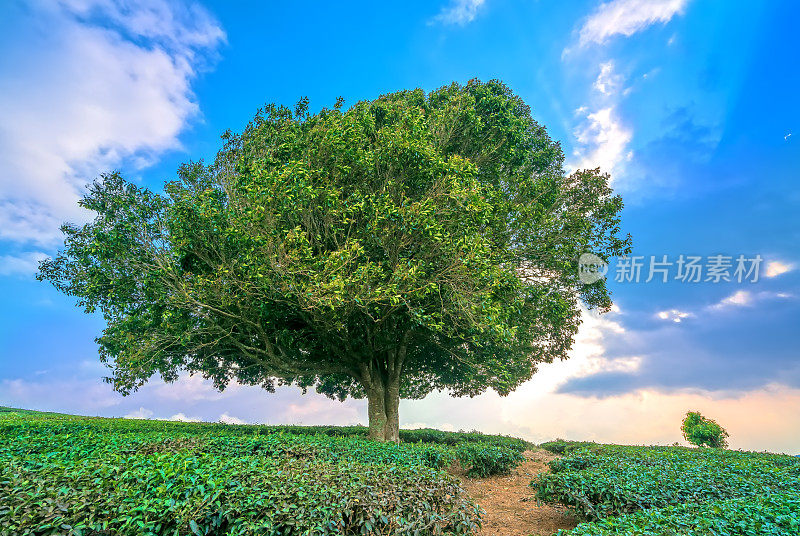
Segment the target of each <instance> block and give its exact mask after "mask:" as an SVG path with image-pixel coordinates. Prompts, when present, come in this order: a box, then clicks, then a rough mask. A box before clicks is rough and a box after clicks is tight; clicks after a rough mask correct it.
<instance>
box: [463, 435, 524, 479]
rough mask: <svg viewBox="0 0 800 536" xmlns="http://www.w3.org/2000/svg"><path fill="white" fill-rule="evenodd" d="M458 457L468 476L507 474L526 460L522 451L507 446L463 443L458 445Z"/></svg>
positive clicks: (481, 476)
mask: <svg viewBox="0 0 800 536" xmlns="http://www.w3.org/2000/svg"><path fill="white" fill-rule="evenodd" d="M456 457H457V459H458V461H459V463H460V464H461V466H462V467H463V468H464V469H465V470H466V472H467V476H471V477H479V478H483V477H487V476H492V475H507V474H509V473H510V472H511V470H512V469H514V468H515V467H517V466H518V465H519V464H520V463H522V462H523V461H524V460H525V457H524V456H523V455H522V453H521V452H519V451H516V450H513V449H509V448H506V447H497V446H494V445H482V444H477V443H462V444H461V445H458V446H457V447H456Z"/></svg>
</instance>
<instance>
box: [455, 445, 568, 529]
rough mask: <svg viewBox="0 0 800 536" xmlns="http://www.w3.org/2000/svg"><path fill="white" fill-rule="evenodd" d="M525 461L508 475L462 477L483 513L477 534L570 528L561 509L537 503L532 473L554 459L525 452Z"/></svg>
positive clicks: (566, 513) (547, 453) (545, 468)
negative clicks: (479, 532)
mask: <svg viewBox="0 0 800 536" xmlns="http://www.w3.org/2000/svg"><path fill="white" fill-rule="evenodd" d="M524 454H525V458H527V461H525V462H524V463H523V464H522V465H520V466H519V467H517V469H516V470H514V471H513V472H512V473H511V474H510V475H508V476H497V477H490V478H475V479H473V478H463V477H462V479H461V481H462V483H463V486H464V489H465V490H466V491H467V493H469V494H470V495H471V496H472V498H473V499H475V501H476V502H477V503H478V504H479V505H480V506H481V508H483V509H484V511H485V512H486V513H485V514H484V516H483V529H482V530H481V536H531V535H536V536H546V535H550V534H553V533H554V532H556V531H557V530H558V529H571V528H573V527H574V526H575V524H576V521H575V519H574V518H573V517H572V516H571V515H570V514H569V511H568V510H567V509H565V508H560V507H555V506H547V505H537V504H536V496H535V491H534V489H533V488H531V487H530V486H529V484H530V482H531V480H532V479H533V477H534V476H536V475H537V474H539V473H543V472H547V471H549V468H548V466H547V462H549V461H550V460H552V459H553V458H555V456H553V455H552V454H550V453H549V452H546V451H535V452H534V451H526V452H525V453H524Z"/></svg>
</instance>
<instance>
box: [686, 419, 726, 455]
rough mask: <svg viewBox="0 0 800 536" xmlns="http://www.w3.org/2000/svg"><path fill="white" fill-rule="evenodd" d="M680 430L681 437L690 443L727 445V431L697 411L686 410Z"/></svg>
mask: <svg viewBox="0 0 800 536" xmlns="http://www.w3.org/2000/svg"><path fill="white" fill-rule="evenodd" d="M681 430H682V431H683V437H684V438H685V439H686V441H688V442H689V443H691V444H692V445H697V446H698V447H712V448H722V449H724V448H726V447H727V446H728V441H727V438H728V437H729V436H728V432H726V431H725V429H724V428H723V427H722V426H720V425H719V424H717V423H716V421H713V420H711V419H707V418H705V417H703V416H702V415H700V413H699V412H696V411H690V412H688V413H687V414H686V417H685V418H684V419H683V425H682V426H681Z"/></svg>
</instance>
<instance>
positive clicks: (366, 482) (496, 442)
mask: <svg viewBox="0 0 800 536" xmlns="http://www.w3.org/2000/svg"><path fill="white" fill-rule="evenodd" d="M365 435H366V429H365V428H363V427H351V428H347V427H293V426H287V427H270V426H247V425H241V426H237V425H225V424H208V423H177V422H164V421H139V420H124V419H100V418H83V417H74V416H67V415H59V414H46V413H35V412H23V411H14V410H8V409H6V410H5V411H2V410H0V534H14V535H16V534H23V535H24V534H37V535H40V534H41V535H51V534H52V535H55V534H69V535H91V536H100V535H111V534H113V535H156V534H157V535H191V534H194V535H206V534H232V535H283V536H288V535H327V534H376V535H389V534H414V535H428V534H474V533H475V532H476V530H477V528H478V526H479V523H480V510H479V508H478V507H477V505H476V504H475V503H474V502H473V501H472V500H471V499H470V498H469V497H468V496H466V495H465V494H464V492H463V490H462V489H461V487H460V485H459V482H458V480H457V479H456V478H455V477H453V476H451V475H449V474H448V473H447V472H446V471H445V470H444V468H446V467H447V466H449V465H451V464H452V463H453V462H455V461H456V460H457V461H459V462H460V463H461V465H462V467H463V468H464V469H465V470H466V471H467V474H468V475H472V476H487V475H491V474H499V473H504V472H508V471H510V470H511V469H512V468H513V467H515V466H516V465H518V464H519V463H520V461H521V460H522V454H521V452H522V451H523V450H525V449H526V448H527V446H528V445H527V444H526V443H525V442H524V441H522V440H519V439H514V438H509V437H502V436H488V435H482V434H478V433H447V432H440V431H437V430H407V431H403V432H402V434H401V438H402V443H401V444H400V445H395V444H381V443H375V442H370V441H367V440H366V439H365V437H364V436H365Z"/></svg>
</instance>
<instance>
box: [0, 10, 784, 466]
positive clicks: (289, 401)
mask: <svg viewBox="0 0 800 536" xmlns="http://www.w3.org/2000/svg"><path fill="white" fill-rule="evenodd" d="M799 17H800V5H798V4H797V3H795V2H790V1H786V2H771V3H760V2H734V1H731V2H709V1H701V0H651V1H646V0H611V1H607V2H605V3H603V2H598V1H597V0H592V1H576V2H548V1H545V0H538V1H535V0H525V1H511V0H483V1H481V0H455V1H449V0H446V1H443V2H438V3H437V2H406V3H403V4H388V3H387V4H380V5H378V4H373V3H361V4H359V3H352V4H348V5H335V4H330V3H314V2H310V3H303V4H301V3H291V4H286V5H279V4H278V3H267V2H249V3H248V2H235V3H232V2H204V3H189V2H180V3H179V2H166V1H165V0H148V1H145V2H128V1H126V0H64V1H37V2H14V1H11V2H4V3H2V5H0V170H2V171H0V293H2V296H3V299H2V302H0V404H6V405H15V406H24V407H30V408H35V409H46V410H59V411H67V412H76V413H85V414H93V415H95V414H96V415H106V416H124V415H130V416H141V417H153V418H176V419H179V418H183V419H204V420H220V419H222V420H225V421H230V422H238V421H246V422H269V423H281V422H294V423H309V424H311V423H335V424H348V423H353V422H364V421H365V418H366V411H365V408H364V407H363V405H364V404H363V402H360V401H348V402H346V403H344V404H341V403H338V402H331V401H328V400H327V399H325V398H322V397H319V396H317V395H312V394H309V395H305V396H303V395H301V394H300V393H299V392H298V391H295V390H292V389H284V390H281V391H279V392H278V393H277V394H275V395H270V394H267V393H265V392H262V391H259V390H258V389H255V388H248V387H240V386H233V387H232V388H230V389H228V390H226V391H225V392H224V393H217V392H215V391H214V390H213V388H211V386H210V385H208V383H206V382H204V381H203V380H202V378H198V377H191V378H190V377H183V378H181V380H179V381H178V382H177V383H176V384H173V385H164V384H163V383H161V382H160V381H159V380H157V379H155V380H154V381H152V382H151V383H150V384H149V385H148V386H146V387H145V388H143V389H142V390H141V391H140V392H138V393H136V394H134V395H132V396H130V397H127V398H123V397H121V396H119V395H117V394H115V393H113V392H112V391H111V390H110V389H109V388H108V386H106V385H105V384H103V383H102V382H101V381H100V378H101V377H102V376H103V375H104V369H103V367H102V366H100V364H99V363H98V359H97V350H96V347H95V344H94V337H96V336H97V335H98V334H99V332H100V331H101V330H102V329H103V323H102V319H100V318H98V317H90V316H86V315H84V314H83V313H82V312H81V311H80V310H79V309H78V308H76V307H75V306H74V304H73V301H72V300H71V299H69V298H67V297H64V296H61V295H59V294H57V293H56V292H55V291H54V290H53V289H52V288H49V287H48V286H47V285H45V284H43V283H37V282H36V281H35V280H34V279H33V274H34V273H35V270H36V262H37V261H38V259H40V258H42V257H44V256H47V255H50V254H52V253H54V252H55V251H56V250H57V248H58V246H59V240H60V238H59V232H58V226H59V224H60V223H61V222H63V221H72V222H81V221H85V218H86V217H87V215H86V214H84V213H82V212H81V210H79V209H78V208H77V207H76V204H75V203H76V201H77V199H78V198H79V196H80V195H81V192H82V188H83V186H84V185H85V184H86V183H87V182H89V181H91V180H92V179H93V178H94V177H96V176H97V175H99V173H101V172H102V171H106V170H110V169H119V170H121V171H122V172H123V174H124V175H125V176H126V177H128V178H129V179H131V180H134V181H137V182H139V183H141V184H143V185H146V186H149V187H151V188H153V189H156V190H158V189H160V187H161V185H162V184H163V182H164V180H167V179H170V178H171V177H172V176H174V173H175V170H176V168H177V166H178V165H179V164H180V163H181V162H184V161H187V160H190V159H198V158H211V157H213V155H214V154H215V152H216V150H217V149H218V148H219V146H220V141H219V136H220V135H221V134H222V133H223V132H224V131H225V130H226V129H232V130H238V129H241V128H242V127H243V126H244V125H245V124H246V122H247V121H248V120H249V119H250V118H251V117H252V116H253V114H254V113H255V111H256V109H257V108H258V107H259V106H261V105H263V104H264V103H266V102H278V103H282V104H287V105H292V104H293V103H294V102H296V101H297V100H298V99H299V98H300V97H302V96H308V97H309V98H310V100H311V106H312V108H320V107H322V106H330V105H332V104H333V103H334V102H335V100H336V98H337V97H338V96H342V97H344V98H345V102H346V103H349V104H352V103H354V102H356V101H358V100H360V99H369V98H374V97H376V96H378V95H380V94H381V93H385V92H389V91H395V90H399V89H406V88H413V87H422V88H423V89H426V90H431V89H435V88H437V87H439V86H441V85H444V84H447V83H449V82H451V81H453V80H457V81H461V82H465V81H467V80H469V79H470V78H473V77H478V78H482V79H490V78H499V79H501V80H503V81H504V82H506V83H507V84H509V85H510V86H511V87H512V88H513V89H514V90H515V91H516V92H517V93H518V94H520V95H521V96H522V97H523V98H524V99H525V100H526V101H527V102H528V103H529V104H530V105H531V107H532V109H533V113H534V115H535V117H536V118H537V119H538V120H539V121H540V122H542V123H543V124H544V125H546V126H547V128H548V130H549V132H550V134H551V136H552V137H553V138H555V139H557V140H559V141H560V142H561V144H562V147H563V149H564V152H565V154H566V156H567V167H568V168H569V169H576V168H579V167H595V166H600V167H601V168H602V169H603V170H605V171H608V172H609V173H611V175H612V177H613V185H614V187H615V188H616V189H617V190H618V191H619V192H620V193H621V194H622V195H623V198H624V199H625V202H626V208H625V211H624V219H623V223H624V227H625V230H626V231H628V232H630V233H631V234H632V235H633V237H634V244H635V247H634V250H635V251H634V254H635V255H640V256H642V257H643V259H644V261H645V264H647V262H649V259H650V257H651V256H657V257H658V258H659V259H660V258H661V256H663V255H667V256H668V260H670V261H676V260H677V259H678V257H679V256H680V255H684V256H689V255H694V256H700V257H702V258H703V260H704V262H706V261H707V258H708V257H709V256H714V255H723V256H730V257H733V258H734V259H735V258H736V257H737V256H739V255H744V256H745V257H746V258H747V259H750V258H755V257H756V256H757V255H758V256H761V258H762V259H763V262H762V263H761V265H760V267H759V280H758V281H757V282H750V281H745V282H741V283H740V282H736V281H732V282H719V283H713V282H700V283H689V282H680V281H676V280H675V279H674V275H675V274H676V267H675V266H673V267H671V268H670V280H669V281H668V282H667V283H662V282H658V281H651V282H650V283H644V282H643V281H640V282H638V283H636V282H616V281H612V282H611V284H610V285H611V288H612V290H613V292H614V297H615V302H616V307H615V310H614V311H613V312H611V313H609V314H607V315H604V316H603V317H597V316H595V315H593V314H591V313H587V314H586V315H585V323H584V326H583V328H582V329H581V333H580V335H579V337H578V341H577V343H576V347H575V350H574V352H573V356H572V358H571V359H570V360H569V361H567V362H564V363H557V364H553V365H550V366H545V367H542V369H541V371H540V372H539V373H538V374H537V375H536V376H535V377H534V379H533V380H531V381H530V382H528V383H527V384H525V385H524V386H523V387H521V388H520V389H519V390H518V392H516V393H514V394H512V395H511V396H509V397H507V398H500V397H498V396H496V395H494V394H492V393H489V394H487V395H484V396H481V397H477V398H474V399H464V400H461V399H452V398H449V397H447V396H446V395H445V394H434V395H432V396H431V397H429V398H428V399H426V400H423V401H413V402H403V403H402V405H401V422H402V424H403V425H405V426H420V425H429V426H437V427H444V428H454V429H459V428H463V429H471V428H478V429H482V430H485V431H491V432H504V433H513V434H519V435H523V436H525V437H528V438H530V439H533V440H544V439H548V438H552V437H556V436H562V437H564V436H566V437H575V438H588V439H597V440H602V441H618V442H643V443H650V442H661V443H672V442H673V441H679V440H680V439H681V438H680V432H679V421H680V418H681V415H682V414H683V413H684V412H685V411H687V410H690V409H700V410H701V411H703V412H704V413H707V414H708V415H709V416H711V417H714V418H716V419H717V420H718V421H720V422H721V423H722V424H723V425H725V426H726V427H727V428H728V429H729V431H730V432H731V436H732V437H731V439H732V441H731V442H732V444H733V446H736V447H742V448H753V449H771V450H783V451H788V452H794V453H797V452H800V350H798V346H799V345H800V330H799V329H798V327H799V325H800V248H798V243H800V186H798V178H800V177H798V172H797V170H798V169H800V150H798V147H800V146H798V143H800V106H798V103H797V100H796V98H797V88H798V86H799V85H800V72H799V71H798V69H797V68H796V65H797V57H798V52H800V45H798V44H797V41H796V39H795V37H794V30H795V29H794V24H795V22H796V21H797V20H798V19H799ZM616 268H617V266H616V265H615V264H614V263H612V266H611V268H610V272H609V277H610V278H611V279H612V280H613V279H614V277H615V270H616ZM646 269H647V266H645V270H646Z"/></svg>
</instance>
